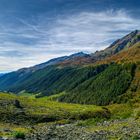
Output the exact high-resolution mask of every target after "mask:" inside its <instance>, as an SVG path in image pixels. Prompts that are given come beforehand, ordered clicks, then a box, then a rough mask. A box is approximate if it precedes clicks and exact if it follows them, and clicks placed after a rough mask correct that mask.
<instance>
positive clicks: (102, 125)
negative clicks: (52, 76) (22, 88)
mask: <svg viewBox="0 0 140 140" xmlns="http://www.w3.org/2000/svg"><path fill="white" fill-rule="evenodd" d="M137 99H138V98H137ZM4 139H8V140H16V139H26V140H139V139H140V103H139V100H137V101H136V102H133V103H132V102H131V103H130V102H129V103H125V104H112V105H109V106H95V105H78V104H68V103H59V102H57V101H51V98H50V97H49V98H48V97H44V98H40V99H36V98H34V96H31V97H27V96H26V97H25V96H16V95H12V94H5V93H1V94H0V140H4Z"/></svg>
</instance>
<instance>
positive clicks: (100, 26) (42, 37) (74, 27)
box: [0, 10, 140, 71]
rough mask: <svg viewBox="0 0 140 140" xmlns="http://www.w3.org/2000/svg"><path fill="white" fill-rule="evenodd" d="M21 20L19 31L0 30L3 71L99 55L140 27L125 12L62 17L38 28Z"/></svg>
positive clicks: (0, 68) (38, 24) (45, 21)
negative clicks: (56, 59)
mask: <svg viewBox="0 0 140 140" xmlns="http://www.w3.org/2000/svg"><path fill="white" fill-rule="evenodd" d="M17 20H18V22H19V25H18V27H17V28H15V29H13V28H10V27H9V28H7V27H5V26H4V25H1V26H0V29H1V32H0V71H11V70H16V69H18V68H22V67H27V66H32V65H34V64H38V63H41V62H44V61H47V60H48V59H50V58H54V57H58V56H62V55H66V54H67V55H68V54H71V53H74V52H78V51H86V52H95V51H96V50H101V49H104V48H105V47H107V46H108V45H109V44H110V43H112V41H113V40H115V39H118V38H120V37H122V36H123V35H125V34H126V33H129V32H130V31H132V30H135V29H138V28H139V25H140V24H139V23H140V20H139V19H134V18H133V17H131V16H129V12H126V11H124V10H119V11H114V10H109V11H105V12H81V13H76V14H74V15H61V16H59V17H57V18H55V19H53V20H52V19H51V21H49V20H48V19H47V18H46V19H41V18H40V21H39V22H38V23H36V25H34V24H31V23H30V22H29V21H24V20H23V19H17ZM14 52H15V55H14Z"/></svg>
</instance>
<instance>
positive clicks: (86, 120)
mask: <svg viewBox="0 0 140 140" xmlns="http://www.w3.org/2000/svg"><path fill="white" fill-rule="evenodd" d="M139 35H140V31H138V30H136V31H133V32H131V33H130V34H128V35H126V36H125V37H123V38H122V39H119V40H117V41H115V42H114V43H113V44H111V45H110V46H109V47H108V48H107V49H105V50H102V51H99V52H95V53H94V54H84V53H82V52H80V53H76V54H73V55H70V56H64V57H59V58H55V59H52V60H50V61H47V62H45V63H42V64H39V65H36V66H33V67H29V68H22V69H19V70H17V71H14V72H11V73H8V74H5V75H2V76H1V77H0V90H1V93H0V136H1V138H0V139H2V140H3V139H9V140H12V139H13V140H14V139H27V140H30V139H33V140H38V139H40V140H65V139H66V140H72V139H73V140H81V139H84V140H94V139H95V140H118V139H119V140H139V139H140V61H139V60H140V53H139V52H140V39H139Z"/></svg>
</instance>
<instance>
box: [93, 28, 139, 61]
mask: <svg viewBox="0 0 140 140" xmlns="http://www.w3.org/2000/svg"><path fill="white" fill-rule="evenodd" d="M138 42H140V31H139V30H135V31H133V32H131V33H130V34H128V35H126V36H124V37H123V38H121V39H118V40H116V41H115V42H113V43H112V44H111V45H110V46H109V47H108V48H106V49H104V50H102V51H97V52H96V53H94V54H92V56H93V57H94V58H95V59H97V60H100V59H103V58H105V57H109V56H111V55H114V54H117V53H119V52H120V51H122V50H124V49H127V48H130V47H132V46H133V45H134V44H136V43H138Z"/></svg>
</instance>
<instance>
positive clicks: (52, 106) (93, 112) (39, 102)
mask: <svg viewBox="0 0 140 140" xmlns="http://www.w3.org/2000/svg"><path fill="white" fill-rule="evenodd" d="M49 98H50V97H49ZM15 100H18V101H19V102H20V106H21V107H22V108H17V107H16V106H15V105H14V101H15ZM0 103H1V106H0V114H1V116H0V120H2V121H4V119H5V121H7V120H8V119H10V121H11V120H12V119H14V118H12V117H14V116H15V117H17V118H16V119H17V120H18V119H20V118H22V119H23V120H22V121H24V118H25V120H29V121H33V120H36V121H37V122H49V121H59V120H63V119H70V120H78V119H79V120H80V119H88V118H94V117H109V115H110V114H109V112H107V110H105V109H104V108H102V107H99V106H95V105H78V104H68V103H59V102H56V101H50V100H49V99H46V97H44V98H39V99H36V98H32V97H24V96H16V95H12V94H4V93H1V94H0ZM2 104H3V105H2ZM20 113H21V114H20ZM17 114H18V115H19V116H18V115H17ZM17 120H16V121H17Z"/></svg>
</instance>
